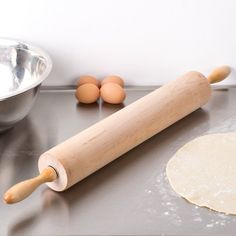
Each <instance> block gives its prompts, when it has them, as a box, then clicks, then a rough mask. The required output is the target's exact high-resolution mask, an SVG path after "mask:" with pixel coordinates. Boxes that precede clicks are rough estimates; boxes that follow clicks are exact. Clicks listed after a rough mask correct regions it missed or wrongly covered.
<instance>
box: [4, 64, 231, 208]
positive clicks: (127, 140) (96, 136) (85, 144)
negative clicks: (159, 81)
mask: <svg viewBox="0 0 236 236" xmlns="http://www.w3.org/2000/svg"><path fill="white" fill-rule="evenodd" d="M229 74H230V68H229V67H228V66H222V67H219V68H216V69H215V70H214V71H213V72H212V73H211V74H210V75H209V76H208V79H207V78H206V77H205V76H204V75H202V74H201V73H199V72H195V71H192V72H189V73H187V74H185V75H183V76H181V77H180V78H178V79H176V80H174V81H172V82H170V83H168V84H167V85H165V86H162V87H161V88H159V89H157V90H155V91H153V92H151V93H149V94H148V95H146V96H144V97H142V98H140V99H139V100H137V101H135V102H134V103H132V104H130V105H128V106H127V107H125V108H123V109H121V110H119V111H118V112H116V113H114V114H112V115H110V116H109V117H107V118H105V119H103V120H101V121H99V122H98V123H96V124H94V125H92V126H91V127H89V128H87V129H85V130H84V131H82V132H80V133H78V134H77V135H75V136H73V137H72V138H70V139H68V140H66V141H64V142H63V143H61V144H59V145H57V146H55V147H53V148H52V149H50V150H48V151H46V152H45V153H43V154H42V155H41V156H40V158H39V161H38V168H39V172H40V175H39V176H37V177H35V178H33V179H29V180H26V181H23V182H21V183H18V184H16V185H15V186H13V187H12V188H10V189H9V190H8V191H7V192H6V193H5V195H4V201H5V202H6V203H8V204H10V203H16V202H19V201H21V200H23V199H24V198H26V197H27V196H29V195H30V194H31V193H32V192H33V191H34V190H35V189H36V188H37V187H38V186H39V185H40V184H42V183H46V184H47V185H48V186H49V187H50V188H51V189H53V190H55V191H64V190H66V189H68V188H69V187H71V186H73V185H74V184H76V183H77V182H79V181H80V180H82V179H84V178H85V177H87V176H89V175H90V174H92V173H93V172H95V171H96V170H98V169H100V168H102V167H103V166H105V165H107V164H108V163H110V162H111V161H113V160H115V159H116V158H118V157H119V156H121V155H122V154H124V153H126V152H128V151H129V150H131V149H132V148H134V147H136V146H137V145H139V144H140V143H142V142H144V141H145V140H147V139H149V138H150V137H152V136H153V135H155V134H157V133H159V132H160V131H162V130H164V129H165V128H167V127H168V126H170V125H172V124H174V123H175V122H177V121H178V120H180V119H182V118H183V117H185V116H187V115H188V114H190V113H191V112H193V111H195V110H197V109H198V108H200V107H201V106H203V105H204V104H206V103H207V101H208V100H209V98H210V96H211V87H210V84H212V83H215V82H219V81H221V80H223V79H225V78H226V77H227V76H228V75H229Z"/></svg>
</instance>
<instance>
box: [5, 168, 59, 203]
mask: <svg viewBox="0 0 236 236" xmlns="http://www.w3.org/2000/svg"><path fill="white" fill-rule="evenodd" d="M56 178H57V173H56V171H55V170H54V169H53V168H52V167H47V168H46V169H45V170H44V171H42V173H41V174H40V175H39V176H37V177H35V178H32V179H29V180H25V181H23V182H21V183H18V184H16V185H14V186H13V187H11V188H10V189H9V190H8V191H7V192H6V193H5V195H4V201H5V202H6V203H7V204H13V203H16V202H19V201H22V200H23V199H25V198H26V197H28V196H29V195H30V194H31V193H32V192H33V191H34V190H35V189H36V188H37V187H38V186H39V185H41V184H43V183H46V182H51V181H54V180H55V179H56Z"/></svg>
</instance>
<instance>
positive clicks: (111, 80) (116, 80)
mask: <svg viewBox="0 0 236 236" xmlns="http://www.w3.org/2000/svg"><path fill="white" fill-rule="evenodd" d="M107 83H115V84H119V85H120V86H121V87H122V88H123V87H124V80H123V79H122V78H121V77H119V76H117V75H110V76H107V77H106V78H105V79H103V80H102V82H101V86H103V85H104V84H107Z"/></svg>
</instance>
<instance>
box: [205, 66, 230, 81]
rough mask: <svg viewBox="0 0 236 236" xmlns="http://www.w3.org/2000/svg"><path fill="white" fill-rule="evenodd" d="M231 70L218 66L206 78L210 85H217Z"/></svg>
mask: <svg viewBox="0 0 236 236" xmlns="http://www.w3.org/2000/svg"><path fill="white" fill-rule="evenodd" d="M230 73H231V68H230V67H229V66H220V67H217V68H215V69H214V70H213V71H212V72H211V73H210V74H209V76H208V77H207V80H208V82H209V83H210V84H214V83H218V82H220V81H222V80H224V79H225V78H227V77H228V76H229V74H230Z"/></svg>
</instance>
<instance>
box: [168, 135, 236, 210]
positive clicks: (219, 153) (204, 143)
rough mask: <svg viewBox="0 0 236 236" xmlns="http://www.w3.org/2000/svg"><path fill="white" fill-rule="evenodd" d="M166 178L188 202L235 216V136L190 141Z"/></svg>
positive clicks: (210, 137) (170, 168)
mask: <svg viewBox="0 0 236 236" xmlns="http://www.w3.org/2000/svg"><path fill="white" fill-rule="evenodd" d="M166 174H167V178H168V180H169V182H170V185H171V186H172V188H173V189H174V191H175V192H176V193H178V194H179V195H181V196H182V197H184V198H185V199H187V200H188V201H189V202H191V203H194V204H196V205H198V206H203V207H208V208H210V209H212V210H215V211H219V212H224V213H227V214H236V133H222V134H210V135H205V136H201V137H199V138H196V139H194V140H192V141H190V142H189V143H187V144H185V145H184V146H183V147H182V148H180V149H179V150H178V151H177V152H176V154H175V155H174V156H173V157H172V158H171V159H170V160H169V162H168V163H167V167H166Z"/></svg>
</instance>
